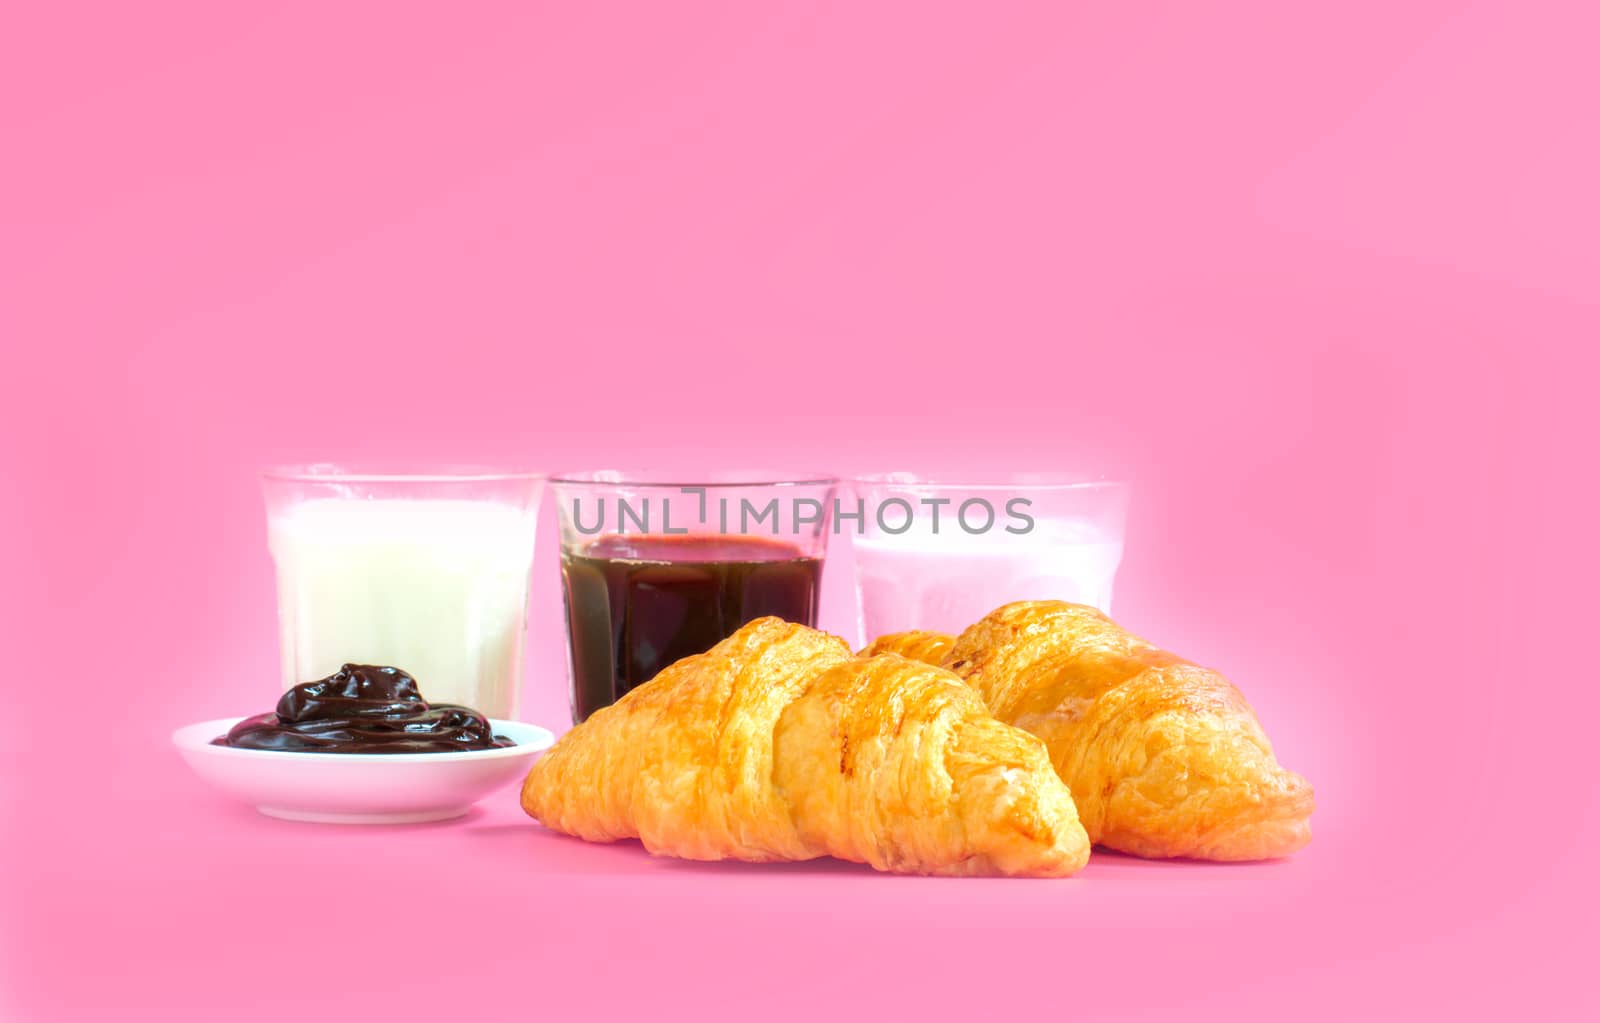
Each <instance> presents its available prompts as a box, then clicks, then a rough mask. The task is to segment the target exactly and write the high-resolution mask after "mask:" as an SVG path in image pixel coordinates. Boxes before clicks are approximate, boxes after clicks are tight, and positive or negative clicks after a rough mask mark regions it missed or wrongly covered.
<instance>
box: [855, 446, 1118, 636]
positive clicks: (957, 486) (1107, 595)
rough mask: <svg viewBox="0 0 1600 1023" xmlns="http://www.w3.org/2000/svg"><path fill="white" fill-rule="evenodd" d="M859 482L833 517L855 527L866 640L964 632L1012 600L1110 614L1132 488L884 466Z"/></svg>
mask: <svg viewBox="0 0 1600 1023" xmlns="http://www.w3.org/2000/svg"><path fill="white" fill-rule="evenodd" d="M852 489H853V492H854V503H853V504H851V505H850V507H848V508H846V509H844V510H843V511H842V512H841V513H839V514H837V515H836V521H839V522H840V523H841V524H843V525H844V526H845V527H846V528H849V527H850V526H852V525H853V526H854V531H853V537H852V538H853V541H854V547H855V564H856V592H857V595H858V596H859V598H860V601H861V604H860V606H861V631H862V636H861V638H862V640H863V641H868V640H872V639H876V638H877V637H878V636H881V635H883V634H885V633H889V632H901V631H904V630H907V629H926V630H931V631H936V632H948V633H960V632H961V631H962V630H963V629H965V628H966V627H967V626H969V625H971V624H972V623H973V622H975V621H977V620H978V619H979V618H982V617H983V616H984V615H986V614H988V613H989V612H990V611H993V610H994V609H995V608H997V607H999V606H1000V605H1002V604H1006V603H1010V602H1011V601H1014V600H1070V601H1073V602H1075V603H1079V604H1091V605H1093V606H1095V607H1097V608H1099V609H1100V610H1102V611H1107V612H1109V611H1110V609H1111V587H1112V583H1113V581H1114V580H1115V578H1116V574H1117V565H1118V564H1119V563H1120V562H1121V561H1122V537H1123V527H1124V524H1125V522H1126V519H1127V510H1128V486H1127V484H1126V483H1121V482H1114V481H1108V480H1096V479H1085V478H1083V477H1073V476H1068V475H1057V474H1046V473H1028V474H1018V475H1012V476H990V477H984V478H982V479H961V478H956V477H950V478H939V477H929V476H920V475H917V474H914V473H886V474H883V475H877V476H864V477H858V478H857V479H855V480H854V481H853V487H852ZM857 516H858V517H857Z"/></svg>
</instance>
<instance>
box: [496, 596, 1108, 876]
mask: <svg viewBox="0 0 1600 1023" xmlns="http://www.w3.org/2000/svg"><path fill="white" fill-rule="evenodd" d="M522 805H523V809H524V810H526V811H527V812H528V813H529V814H530V815H531V816H533V817H535V818H537V819H538V820H539V821H541V822H542V823H544V824H545V825H546V826H547V827H550V828H553V829H555V830H557V831H562V832H565V833H567V834H571V835H576V836H578V837H581V838H585V839H588V840H590V841H613V840H616V839H622V838H634V837H637V838H639V839H640V840H641V841H642V842H643V843H644V845H645V847H646V848H647V849H649V850H650V851H651V852H652V853H657V854H663V855H671V856H680V857H684V858H689V859H700V860H717V859H739V860H748V861H754V862H765V861H773V860H804V859H811V858H814V857H818V856H835V857H838V858H840V859H846V860H853V861H856V862H861V863H868V864H871V865H872V866H873V867H876V868H877V869H879V870H889V871H896V872H901V873H920V874H943V875H981V874H1004V875H1021V876H1038V877H1059V876H1065V875H1068V874H1072V873H1074V872H1076V871H1077V870H1079V869H1081V868H1082V867H1083V865H1084V863H1085V862H1087V860H1088V855H1089V839H1088V836H1087V834H1086V833H1085V832H1084V829H1083V826H1082V824H1081V823H1080V822H1079V820H1078V816H1077V811H1076V809H1075V807H1074V806H1073V802H1072V797H1071V794H1070V793H1069V792H1068V790H1067V787H1066V786H1065V785H1064V784H1062V782H1061V780H1060V779H1059V778H1058V777H1057V775H1056V772H1055V771H1054V770H1052V768H1051V765H1050V760H1049V756H1048V754H1047V753H1046V751H1045V748H1044V746H1043V744H1042V743H1040V742H1039V740H1037V739H1036V738H1034V737H1033V736H1031V735H1028V734H1027V733H1026V732H1023V731H1021V730H1020V729H1016V728H1012V727H1010V726H1008V725H1004V724H1002V723H1000V722H999V721H997V720H995V719H994V717H993V716H991V715H990V714H989V712H988V710H987V709H986V708H985V707H984V704H983V701H982V699H981V698H980V697H979V695H978V694H977V693H976V691H974V690H973V689H972V688H971V687H969V686H967V685H965V684H964V683H962V681H961V680H960V679H958V678H957V677H955V676H954V675H952V674H951V673H949V672H947V671H944V670H942V669H939V668H937V667H934V666H931V665H928V664H925V663H922V662H919V661H914V660H909V659H906V658H903V657H900V656H897V655H886V656H881V657H865V658H857V657H852V656H851V655H850V650H849V648H848V647H847V646H846V645H845V644H844V642H843V641H842V640H839V639H837V638H835V637H833V636H829V635H827V634H826V633H822V632H818V631H817V630H815V629H808V628H806V627H805V626H801V625H794V624H791V623H788V622H784V621H781V620H779V619H776V618H762V619H758V620H756V621H754V622H751V623H750V624H749V625H746V626H745V627H743V628H741V629H740V630H739V631H738V632H736V633H734V635H732V636H731V637H729V638H728V639H726V640H724V641H723V642H721V643H719V644H717V645H716V646H715V647H713V648H712V649H711V650H709V651H707V652H706V653H704V654H700V655H698V656H695V657H689V658H685V659H684V660H682V661H679V662H677V663H676V664H673V665H671V666H670V667H668V668H667V669H665V670H664V671H662V672H661V674H660V675H658V676H657V677H656V678H655V679H653V680H651V681H650V682H648V683H646V684H645V685H643V686H640V687H639V688H637V689H635V690H633V691H632V692H630V693H628V694H627V695H626V696H625V697H623V698H622V699H621V700H619V701H618V702H617V703H616V704H614V705H613V706H611V707H608V708H606V709H604V710H602V711H599V712H598V713H596V714H594V715H592V716H591V717H590V718H589V720H588V721H586V722H584V723H583V724H581V725H578V726H577V727H575V728H574V729H573V730H572V731H571V732H569V733H567V735H565V736H563V737H562V739H561V741H560V742H558V743H557V744H556V745H555V746H554V747H553V748H551V749H550V750H549V751H548V752H547V753H545V754H544V756H543V757H542V758H541V759H540V760H539V761H538V762H537V763H535V765H534V767H533V770H532V771H531V772H530V773H529V775H528V778H527V781H526V782H525V783H524V785H523V790H522Z"/></svg>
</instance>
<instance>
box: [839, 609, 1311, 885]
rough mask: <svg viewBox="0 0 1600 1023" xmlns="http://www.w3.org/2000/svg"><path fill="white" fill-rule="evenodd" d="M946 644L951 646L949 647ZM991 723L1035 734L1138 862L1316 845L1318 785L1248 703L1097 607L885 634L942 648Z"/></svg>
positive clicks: (1012, 613) (910, 646)
mask: <svg viewBox="0 0 1600 1023" xmlns="http://www.w3.org/2000/svg"><path fill="white" fill-rule="evenodd" d="M946 641H948V646H946ZM941 647H944V648H945V650H944V653H943V655H942V657H940V661H941V662H942V663H943V664H944V665H945V666H946V667H949V668H951V669H952V670H954V671H955V672H956V673H957V674H958V675H960V676H961V677H962V678H964V679H965V680H966V681H967V682H968V684H970V685H972V686H973V687H974V688H976V689H977V690H978V692H979V693H981V694H982V696H983V698H984V701H985V702H986V703H987V704H988V706H989V709H990V710H991V711H993V713H994V714H995V716H996V717H998V718H999V719H1000V720H1002V721H1005V722H1007V723H1008V724H1013V725H1016V726H1017V727H1019V728H1024V729H1026V730H1028V731H1029V732H1032V733H1033V734H1034V735H1037V736H1039V738H1041V739H1043V740H1044V742H1045V746H1046V747H1048V748H1049V750H1050V758H1051V761H1052V762H1053V763H1054V764H1055V767H1056V770H1057V771H1058V772H1060V774H1061V777H1062V778H1063V779H1065V780H1066V782H1067V784H1068V785H1069V786H1070V787H1071V789H1072V794H1073V798H1074V800H1075V801H1076V803H1077V806H1078V810H1079V813H1081V814H1082V818H1083V824H1084V827H1085V829H1086V830H1087V831H1088V833H1089V837H1090V838H1091V839H1092V840H1093V841H1094V842H1096V843H1098V844H1101V845H1105V846H1107V847H1109V848H1112V849H1117V850H1120V851H1122V852H1128V853H1133V854H1134V855H1137V856H1147V857H1154V858H1165V857H1180V856H1181V857H1190V858H1194V859H1206V860H1258V859H1270V858H1273V857H1278V856H1286V855H1288V854H1289V853H1292V852H1294V851H1295V850H1296V849H1299V848H1301V847H1302V846H1304V845H1305V844H1306V843H1307V842H1309V841H1310V840H1311V823H1310V818H1311V812H1312V809H1313V806H1314V798H1313V795H1312V790H1311V786H1310V784H1309V783H1307V782H1306V780H1305V779H1304V778H1302V777H1300V776H1299V775H1297V774H1295V773H1293V772H1291V771H1287V770H1285V769H1284V768H1282V767H1280V766H1279V765H1278V761H1277V759H1276V758H1275V757H1274V756H1273V752H1272V744H1271V743H1270V742H1268V740H1267V736H1266V733H1265V732H1263V731H1262V729H1261V725H1260V723H1259V722H1258V721H1257V720H1256V716H1255V714H1254V712H1253V711H1251V709H1250V705H1249V704H1248V703H1246V702H1245V699H1244V697H1243V695H1241V694H1240V692H1239V691H1238V690H1237V689H1235V688H1234V687H1233V686H1232V685H1231V684H1230V683H1229V682H1228V680H1227V679H1225V678H1223V677H1222V676H1221V675H1220V674H1218V673H1217V672H1215V671H1211V670H1209V669H1206V668H1201V667H1197V666H1195V665H1193V664H1190V663H1188V662H1187V661H1185V660H1183V659H1182V658H1180V657H1178V656H1176V655H1175V654H1171V653H1168V652H1167V651H1165V650H1161V649H1159V648H1157V647H1155V646H1153V645H1152V644H1150V643H1147V642H1145V641H1144V640H1142V639H1140V638H1139V637H1138V636H1135V635H1133V634H1132V633H1130V632H1128V631H1126V630H1124V629H1123V628H1121V627H1120V626H1118V625H1117V624H1116V623H1115V622H1113V621H1112V620H1111V619H1110V618H1107V617H1106V616H1105V615H1103V614H1101V613H1100V612H1099V611H1097V610H1095V609H1094V608H1091V607H1085V606H1083V605H1080V604H1069V603H1066V602H1064V601H1021V602H1018V603H1014V604H1007V605H1005V606H1004V607H1001V608H999V609H998V610H996V611H993V612H991V613H990V614H989V615H988V616H987V617H985V618H983V619H982V620H981V621H979V622H978V623H977V624H975V625H973V626H971V627H970V628H968V629H967V630H966V631H965V632H963V633H962V634H961V636H960V637H959V638H955V639H952V638H951V637H948V636H942V635H940V634H938V633H895V634H891V635H888V636H883V637H880V638H879V639H878V640H877V641H875V642H874V643H873V644H872V646H871V647H869V648H868V649H869V650H871V651H873V652H874V653H887V652H895V651H901V652H905V653H907V654H908V655H912V653H913V652H923V651H926V652H930V653H931V652H934V651H937V650H939V649H940V648H941Z"/></svg>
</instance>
